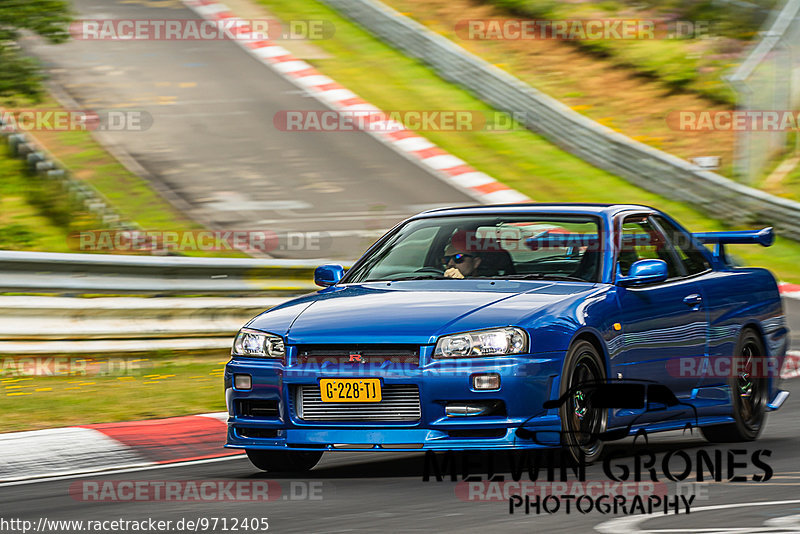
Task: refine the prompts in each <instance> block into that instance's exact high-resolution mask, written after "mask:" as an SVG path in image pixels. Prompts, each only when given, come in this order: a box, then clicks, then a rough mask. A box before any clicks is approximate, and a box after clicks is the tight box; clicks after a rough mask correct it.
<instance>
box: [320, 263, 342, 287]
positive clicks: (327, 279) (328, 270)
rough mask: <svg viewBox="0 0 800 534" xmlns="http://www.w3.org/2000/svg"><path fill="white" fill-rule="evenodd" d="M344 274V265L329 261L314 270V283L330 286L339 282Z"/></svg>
mask: <svg viewBox="0 0 800 534" xmlns="http://www.w3.org/2000/svg"><path fill="white" fill-rule="evenodd" d="M343 276H344V267H342V266H341V265H335V264H332V263H329V264H327V265H320V266H319V267H317V268H316V269H315V270H314V283H315V284H317V285H318V286H322V287H328V286H332V285H333V284H338V283H339V280H341V279H342V277H343Z"/></svg>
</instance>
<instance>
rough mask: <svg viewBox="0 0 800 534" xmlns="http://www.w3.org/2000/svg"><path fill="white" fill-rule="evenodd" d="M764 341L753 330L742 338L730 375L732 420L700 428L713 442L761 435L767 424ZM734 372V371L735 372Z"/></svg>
mask: <svg viewBox="0 0 800 534" xmlns="http://www.w3.org/2000/svg"><path fill="white" fill-rule="evenodd" d="M764 352H765V351H764V345H763V344H762V343H761V338H760V337H759V336H758V335H757V334H756V333H755V332H753V331H752V330H747V331H745V332H744V334H742V337H741V339H740V340H739V346H738V347H737V349H736V356H735V357H734V361H733V365H732V366H731V368H732V369H734V370H736V371H737V372H736V376H731V377H730V378H729V379H728V385H729V386H730V388H731V397H732V404H733V419H734V422H733V423H727V424H724V425H714V426H708V427H703V428H701V429H700V431H701V432H702V433H703V436H705V438H706V439H707V440H708V441H710V442H712V443H735V442H741V441H753V440H755V439H756V438H758V436H759V434H761V430H763V428H764V425H765V424H766V419H767V413H766V412H767V410H766V406H767V402H768V400H767V396H768V394H769V391H768V388H769V379H768V378H767V376H764V375H765V372H764V369H765V368H764V365H763V360H762V358H763V357H764ZM732 374H733V373H732Z"/></svg>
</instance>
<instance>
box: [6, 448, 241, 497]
mask: <svg viewBox="0 0 800 534" xmlns="http://www.w3.org/2000/svg"><path fill="white" fill-rule="evenodd" d="M243 452H244V451H243ZM244 458H247V456H245V455H244V454H236V455H230V456H222V457H221V458H206V459H203V460H189V461H186V462H172V463H168V464H139V465H131V466H121V467H110V468H98V469H96V470H94V471H74V472H71V473H64V474H60V475H59V474H53V475H52V476H50V475H47V476H46V477H42V478H35V479H33V478H32V479H24V480H22V479H19V480H11V481H9V482H0V488H2V487H5V486H24V485H27V484H39V483H41V482H53V481H56V480H70V479H73V478H78V477H99V476H103V475H109V474H116V473H133V472H136V471H149V470H151V469H167V468H170V467H184V466H188V465H202V464H213V463H217V462H226V461H228V460H241V459H244Z"/></svg>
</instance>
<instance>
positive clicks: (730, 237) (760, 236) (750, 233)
mask: <svg viewBox="0 0 800 534" xmlns="http://www.w3.org/2000/svg"><path fill="white" fill-rule="evenodd" d="M692 235H693V236H694V237H695V239H697V240H698V241H700V242H701V243H703V244H706V245H711V244H713V245H715V246H714V256H716V257H717V258H720V259H721V260H722V261H725V262H726V263H727V260H726V258H725V245H761V246H762V247H769V246H772V244H773V243H774V242H775V232H774V231H773V230H772V228H771V227H769V228H762V229H761V230H737V231H731V232H699V233H696V234H692Z"/></svg>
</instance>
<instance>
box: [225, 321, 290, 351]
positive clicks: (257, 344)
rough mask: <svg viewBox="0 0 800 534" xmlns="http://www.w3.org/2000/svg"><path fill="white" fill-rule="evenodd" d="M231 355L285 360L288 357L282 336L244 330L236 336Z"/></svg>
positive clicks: (248, 329)
mask: <svg viewBox="0 0 800 534" xmlns="http://www.w3.org/2000/svg"><path fill="white" fill-rule="evenodd" d="M231 354H233V355H234V356H254V357H256V358H283V357H284V356H285V355H286V347H285V346H284V344H283V338H282V337H280V336H275V335H272V334H267V333H265V332H259V331H258V330H252V329H250V328H242V329H241V330H239V333H238V334H236V339H235V340H234V342H233V350H232V351H231Z"/></svg>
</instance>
